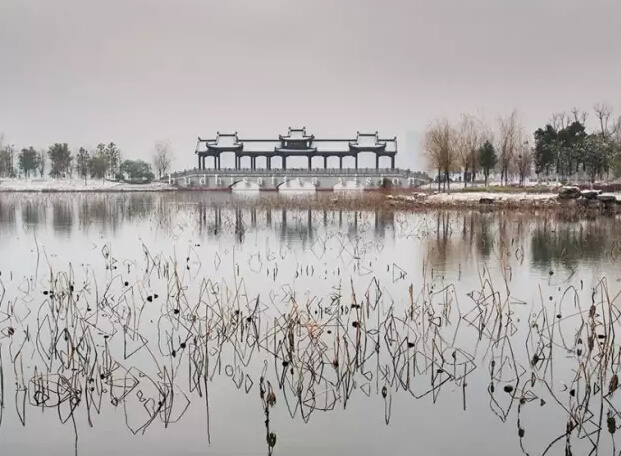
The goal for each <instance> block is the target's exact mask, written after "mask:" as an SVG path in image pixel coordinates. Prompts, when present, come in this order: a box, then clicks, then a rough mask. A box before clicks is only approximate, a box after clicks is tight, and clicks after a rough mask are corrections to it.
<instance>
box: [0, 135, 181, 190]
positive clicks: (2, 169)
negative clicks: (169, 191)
mask: <svg viewBox="0 0 621 456" xmlns="http://www.w3.org/2000/svg"><path fill="white" fill-rule="evenodd" d="M121 155H122V153H121V149H120V148H119V147H118V146H117V145H116V144H115V143H114V142H110V143H108V144H105V143H100V144H98V145H97V147H96V148H95V149H94V150H90V151H89V150H88V149H86V148H85V147H80V148H79V149H78V151H77V152H75V153H74V152H73V151H72V150H71V148H70V147H69V145H68V144H67V143H55V144H53V145H51V146H50V147H49V148H48V150H43V149H42V150H36V149H35V148H33V147H32V146H29V147H25V148H23V149H21V151H19V152H18V151H17V148H16V147H15V145H14V144H8V143H7V142H6V141H5V140H4V137H3V136H2V135H1V134H0V178H1V177H5V178H6V177H8V178H16V177H25V178H32V177H41V178H43V177H44V176H45V173H46V171H47V172H48V175H49V176H50V177H52V178H54V179H58V178H71V177H73V176H77V177H79V178H82V179H84V181H85V182H86V181H87V180H88V179H101V180H112V181H118V182H124V181H130V182H150V181H152V180H153V179H154V178H155V176H156V175H157V176H159V177H160V178H161V177H162V176H164V175H165V174H166V173H167V172H169V171H170V166H171V163H172V161H173V159H174V154H173V151H172V147H171V145H170V143H169V142H166V141H160V142H158V143H156V145H155V152H154V154H153V157H152V163H147V162H146V161H144V160H123V159H122V156H121ZM153 169H155V173H154V172H153Z"/></svg>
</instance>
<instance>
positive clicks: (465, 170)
mask: <svg viewBox="0 0 621 456" xmlns="http://www.w3.org/2000/svg"><path fill="white" fill-rule="evenodd" d="M467 182H468V165H466V166H465V167H464V188H466V187H467V186H468V184H467Z"/></svg>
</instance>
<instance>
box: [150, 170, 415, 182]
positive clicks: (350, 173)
mask: <svg viewBox="0 0 621 456" xmlns="http://www.w3.org/2000/svg"><path fill="white" fill-rule="evenodd" d="M382 174H383V175H386V176H405V177H409V176H416V175H417V174H418V173H415V172H413V171H410V170H409V169H400V168H380V169H377V168H358V169H352V168H344V169H339V168H328V169H324V168H316V169H308V168H290V169H281V168H278V169H250V168H241V169H235V168H221V169H214V168H208V169H201V170H199V169H197V168H194V169H189V170H184V171H178V172H174V173H171V174H170V176H171V177H179V176H186V175H201V176H203V175H220V176H228V175H231V176H240V175H243V176H260V177H265V176H285V175H286V176H316V177H320V176H325V177H335V176H337V177H340V176H344V177H345V176H378V175H382ZM167 178H168V176H165V177H163V178H162V180H165V179H167Z"/></svg>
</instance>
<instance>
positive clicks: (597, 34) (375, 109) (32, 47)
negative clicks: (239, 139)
mask: <svg viewBox="0 0 621 456" xmlns="http://www.w3.org/2000/svg"><path fill="white" fill-rule="evenodd" d="M620 30H621V1H619V0H452V1H448V0H428V1H422V0H409V1H408V0H221V1H210V0H196V1H191V0H167V1H164V0H149V1H147V0H143V1H139V0H106V1H101V0H98V1H90V0H54V1H51V0H0V132H3V133H4V135H5V138H6V140H7V141H8V142H10V143H14V144H15V145H16V146H18V147H20V148H21V147H23V146H26V145H33V146H35V147H37V148H42V147H47V146H48V145H49V144H50V143H54V142H68V143H69V144H70V146H71V147H72V148H73V149H74V150H77V149H78V148H79V147H80V146H85V147H87V148H92V147H94V146H95V145H96V144H97V143H99V142H109V141H115V142H116V143H117V144H118V145H119V146H120V147H121V149H122V151H123V152H124V154H125V155H126V156H128V157H134V158H137V157H145V158H148V157H150V154H151V151H152V149H153V144H154V143H155V141H156V140H160V139H169V140H170V141H171V142H172V144H173V146H174V149H175V153H176V157H177V160H176V162H175V168H183V167H186V166H187V167H189V166H192V165H194V163H195V160H194V155H193V151H194V148H195V145H196V138H197V136H199V135H200V136H207V137H213V136H215V132H216V131H217V130H220V131H223V132H224V131H235V130H236V131H238V132H239V134H240V136H245V137H249V136H255V137H256V136H259V137H275V136H277V135H278V134H279V133H286V130H287V127H289V126H306V127H307V128H308V130H309V131H310V132H311V133H314V134H315V135H316V136H344V137H349V136H353V135H355V132H356V130H361V131H375V130H379V132H380V135H382V136H390V137H392V136H395V135H396V136H398V138H399V140H400V146H401V148H400V157H399V158H398V159H397V165H398V166H400V167H409V168H419V167H422V166H423V164H422V162H421V161H419V160H418V158H417V157H416V153H417V151H418V149H419V144H418V142H419V140H418V138H419V137H420V135H421V132H422V131H423V130H424V128H425V126H426V125H427V124H428V123H429V122H430V121H431V120H432V119H433V118H434V117H436V116H443V115H446V116H449V117H453V118H456V117H458V116H459V114H460V113H462V112H472V113H479V114H482V115H484V116H485V118H487V119H488V120H489V121H490V122H493V121H494V119H495V118H496V116H497V115H498V114H508V113H509V112H510V111H511V110H512V109H513V108H517V109H518V110H519V112H520V115H521V118H522V120H523V123H524V125H525V126H526V128H527V129H528V130H529V131H531V132H532V130H533V129H534V128H536V127H538V126H539V125H540V124H542V123H544V122H545V121H546V120H547V119H548V118H549V116H550V114H551V113H552V112H553V111H559V110H570V109H571V108H572V107H573V106H578V107H581V108H584V109H591V107H592V106H593V104H594V103H596V102H600V101H604V100H606V101H608V102H609V103H610V104H611V105H612V106H614V107H615V108H616V111H617V112H620V111H621V90H620V89H621V58H620V57H619V56H621V34H620Z"/></svg>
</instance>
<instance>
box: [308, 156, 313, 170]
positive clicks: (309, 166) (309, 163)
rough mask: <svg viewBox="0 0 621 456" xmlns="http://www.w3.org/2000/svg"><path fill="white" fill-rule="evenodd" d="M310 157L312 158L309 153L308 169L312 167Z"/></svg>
mask: <svg viewBox="0 0 621 456" xmlns="http://www.w3.org/2000/svg"><path fill="white" fill-rule="evenodd" d="M312 159H313V157H312V156H311V155H309V156H308V169H312V168H313V167H312V163H311V161H312Z"/></svg>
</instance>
